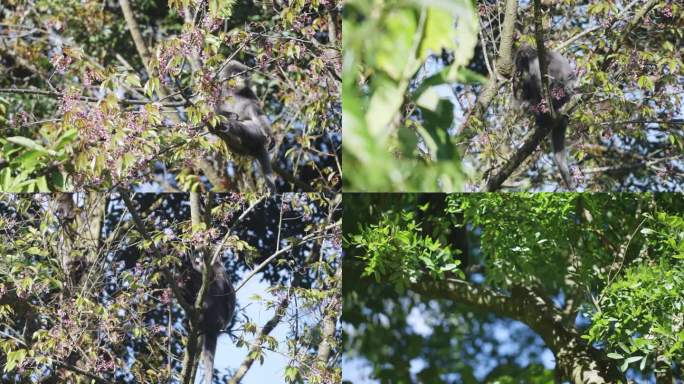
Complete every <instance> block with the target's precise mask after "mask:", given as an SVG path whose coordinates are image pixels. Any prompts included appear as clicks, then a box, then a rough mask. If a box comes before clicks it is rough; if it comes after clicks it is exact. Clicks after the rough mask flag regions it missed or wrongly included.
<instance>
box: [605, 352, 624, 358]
mask: <svg viewBox="0 0 684 384" xmlns="http://www.w3.org/2000/svg"><path fill="white" fill-rule="evenodd" d="M608 357H609V358H611V359H615V360H620V359H624V356H622V355H621V354H619V353H615V352H611V353H609V354H608Z"/></svg>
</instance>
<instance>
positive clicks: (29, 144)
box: [7, 136, 48, 153]
mask: <svg viewBox="0 0 684 384" xmlns="http://www.w3.org/2000/svg"><path fill="white" fill-rule="evenodd" d="M7 141H9V142H10V143H14V144H18V145H21V146H22V147H26V148H28V149H33V150H36V151H41V152H43V153H48V150H47V149H45V147H43V146H42V145H40V144H38V143H36V142H35V141H33V140H31V139H29V138H28V137H23V136H12V137H8V138H7Z"/></svg>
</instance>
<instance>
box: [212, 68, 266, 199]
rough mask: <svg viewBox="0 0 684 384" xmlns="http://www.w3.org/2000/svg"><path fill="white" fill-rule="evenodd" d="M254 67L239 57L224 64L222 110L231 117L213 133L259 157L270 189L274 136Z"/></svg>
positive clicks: (242, 152) (236, 149) (232, 146)
mask: <svg viewBox="0 0 684 384" xmlns="http://www.w3.org/2000/svg"><path fill="white" fill-rule="evenodd" d="M250 70H251V68H249V67H247V66H246V65H244V64H242V63H240V62H238V61H235V60H231V61H229V62H228V63H226V64H225V65H224V66H223V68H222V70H221V72H220V73H219V77H218V80H219V82H221V84H222V87H221V90H222V91H221V101H220V104H219V111H218V112H219V113H220V114H222V115H228V116H227V117H229V119H228V122H227V123H225V124H222V125H221V126H219V127H217V128H216V129H214V132H213V133H215V134H216V135H218V136H219V137H220V138H221V139H222V140H223V141H224V142H225V143H226V145H228V148H230V149H231V150H232V151H234V152H236V153H238V154H240V155H246V156H251V157H253V158H256V159H257V160H258V161H259V165H260V166H261V170H262V172H263V173H264V179H265V180H266V185H267V186H268V189H269V190H270V191H271V192H275V184H274V182H273V180H272V178H273V170H272V169H271V158H270V155H269V153H268V147H269V145H270V143H271V141H272V140H273V133H272V132H271V123H270V122H269V121H268V117H266V115H265V114H264V112H263V111H262V110H261V106H260V105H259V99H258V98H257V96H256V94H254V92H253V91H252V89H251V88H250V73H249V71H250ZM228 80H231V81H234V82H235V83H236V84H235V86H232V87H230V86H226V85H224V83H225V82H226V81H228ZM236 117H237V120H236V119H235V118H236Z"/></svg>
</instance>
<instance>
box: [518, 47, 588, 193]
mask: <svg viewBox="0 0 684 384" xmlns="http://www.w3.org/2000/svg"><path fill="white" fill-rule="evenodd" d="M546 62H547V71H548V79H549V81H548V84H549V93H550V96H551V102H552V104H553V108H554V110H555V111H558V110H559V109H560V108H561V107H562V106H563V105H564V104H565V103H566V102H567V101H568V100H570V95H571V94H572V92H573V87H574V83H575V80H576V77H575V72H574V71H573V69H572V67H571V66H570V62H569V61H568V59H566V58H565V57H564V56H563V55H561V54H560V53H558V52H555V51H547V52H546ZM514 64H515V74H514V77H513V97H514V101H515V104H517V105H518V106H521V105H523V104H527V105H529V106H530V109H531V110H532V111H533V112H534V114H535V120H536V123H537V125H538V126H539V127H541V128H545V129H550V131H551V150H552V151H553V158H554V162H555V163H556V166H557V167H558V170H559V171H560V174H561V177H562V178H563V181H564V182H565V185H566V186H567V187H568V189H572V188H573V182H572V177H571V176H570V170H569V168H568V162H567V157H566V153H565V130H566V128H567V126H568V117H567V116H565V115H563V116H560V117H559V119H558V121H556V122H554V121H553V119H552V118H551V115H550V114H549V113H548V112H546V111H541V110H540V109H542V108H543V107H542V105H541V104H542V90H541V74H540V70H539V58H538V55H537V51H536V50H535V49H534V48H532V47H531V46H529V45H527V44H523V45H522V46H520V48H518V50H517V51H516V53H515V62H514ZM540 107H541V108H540Z"/></svg>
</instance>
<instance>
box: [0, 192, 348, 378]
mask: <svg viewBox="0 0 684 384" xmlns="http://www.w3.org/2000/svg"><path fill="white" fill-rule="evenodd" d="M122 196H123V197H124V199H123V200H122ZM195 197H197V195H195ZM126 199H129V201H126ZM199 200H201V203H202V204H203V206H204V209H205V212H206V213H205V215H204V217H205V219H206V221H205V220H202V224H200V225H197V224H195V225H191V220H190V219H191V217H192V218H193V222H194V220H195V219H197V217H196V214H195V213H193V208H192V207H193V204H195V202H197V201H198V200H196V199H195V198H194V197H189V196H188V195H186V194H137V195H134V196H132V197H129V196H128V195H126V194H124V195H105V194H95V193H91V194H78V195H73V196H72V195H70V194H64V195H40V194H36V195H33V196H19V195H7V194H6V195H0V255H2V257H0V367H2V372H0V381H2V382H22V383H24V382H31V381H30V380H31V379H32V380H34V382H35V381H37V382H41V383H66V382H68V383H91V382H92V381H91V380H94V381H95V382H96V383H100V384H101V383H114V382H116V383H160V382H164V383H181V382H182V383H194V382H196V381H192V377H193V375H192V374H191V373H190V372H191V371H192V369H191V367H194V366H195V364H194V363H192V361H197V360H193V359H196V358H197V357H198V356H197V354H198V351H197V350H193V349H192V348H191V345H192V343H191V341H193V340H196V337H197V335H196V334H194V333H193V326H192V324H191V323H190V322H189V317H190V315H189V314H188V311H186V307H181V305H183V303H182V301H181V299H185V300H186V301H190V300H194V299H192V297H193V295H194V294H196V293H195V292H190V291H189V290H190V289H191V288H190V287H191V286H193V285H192V284H193V282H192V281H191V279H192V278H196V276H195V277H190V276H194V275H192V274H189V271H190V270H191V267H190V266H189V264H188V262H189V260H188V254H189V252H190V250H193V249H198V248H199V247H201V246H202V245H206V244H211V245H218V244H221V245H222V248H221V251H220V255H221V256H222V257H223V259H222V260H223V261H224V266H225V268H226V271H227V273H228V275H229V276H230V278H231V281H232V283H233V284H234V286H235V287H236V289H237V290H238V291H237V296H238V311H237V314H236V316H235V320H234V323H233V324H232V326H231V331H230V337H229V338H224V339H223V340H224V341H223V343H227V344H230V348H233V345H234V346H235V349H230V350H231V351H234V352H232V353H231V354H230V355H227V354H225V353H223V352H221V351H220V350H221V349H222V348H229V347H228V346H224V347H221V343H219V352H218V353H217V360H219V359H220V360H223V361H221V363H218V362H217V363H216V366H217V367H219V366H226V365H227V370H223V371H221V372H220V375H219V377H220V378H221V380H222V381H221V382H224V383H234V384H235V383H240V382H260V381H259V380H260V379H259V378H261V380H262V381H261V382H263V380H269V381H278V382H288V383H302V382H307V383H331V382H339V380H340V375H341V371H340V368H339V356H340V349H339V348H340V347H339V341H338V340H339V338H340V337H341V330H340V329H339V328H338V326H337V322H338V321H337V319H338V317H339V315H340V312H341V305H342V304H341V298H340V291H341V286H340V285H341V275H342V270H341V264H340V254H341V239H340V236H341V232H340V224H339V220H340V218H339V216H340V213H341V212H340V211H339V204H340V202H341V198H340V197H337V198H336V199H333V200H328V199H325V198H321V197H318V196H317V195H313V194H312V195H305V194H285V195H281V196H279V197H272V198H263V197H262V198H254V197H246V196H241V195H237V194H219V195H212V196H210V197H204V198H202V197H200V199H199ZM129 208H133V209H134V210H133V211H131V210H129ZM138 220H139V222H138ZM139 223H141V224H142V229H141V228H140V227H139V226H138V225H139ZM199 278H200V279H202V277H201V276H200V277H199ZM250 279H258V280H260V281H261V282H260V284H261V286H264V287H265V288H263V290H262V291H261V292H255V291H254V290H253V288H249V289H243V288H245V287H243V285H244V284H245V283H247V282H248V281H249V280H250ZM251 286H252V287H253V285H251ZM257 286H258V285H257ZM247 292H250V293H247ZM195 310H197V309H196V308H194V309H189V311H195ZM256 314H258V315H256ZM193 335H194V336H193ZM274 356H276V357H278V359H279V357H280V356H285V358H284V359H281V361H283V363H281V365H280V366H273V365H269V371H268V373H267V374H266V375H263V374H258V373H255V371H256V372H258V371H259V370H260V369H264V368H262V367H261V364H263V363H264V362H266V364H267V365H268V364H269V363H268V362H269V360H271V359H272V358H273V357H274ZM278 359H277V360H278ZM188 367H190V368H188ZM250 373H251V376H250ZM197 376H199V375H197ZM250 377H251V379H249V378H250ZM264 377H266V378H267V379H264ZM243 380H244V381H243Z"/></svg>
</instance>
